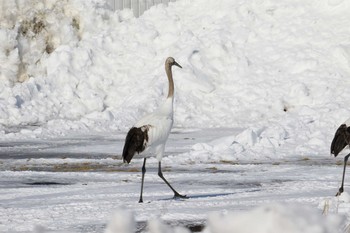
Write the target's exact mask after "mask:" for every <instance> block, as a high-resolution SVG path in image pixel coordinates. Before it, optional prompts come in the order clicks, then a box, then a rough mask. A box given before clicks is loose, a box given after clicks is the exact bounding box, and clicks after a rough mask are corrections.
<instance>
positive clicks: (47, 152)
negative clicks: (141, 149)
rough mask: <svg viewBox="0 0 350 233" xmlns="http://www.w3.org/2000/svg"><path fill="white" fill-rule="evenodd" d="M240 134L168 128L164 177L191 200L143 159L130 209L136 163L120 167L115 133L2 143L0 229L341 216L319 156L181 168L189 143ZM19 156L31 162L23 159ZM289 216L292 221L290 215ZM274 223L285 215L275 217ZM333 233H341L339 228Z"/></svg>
mask: <svg viewBox="0 0 350 233" xmlns="http://www.w3.org/2000/svg"><path fill="white" fill-rule="evenodd" d="M240 131H242V130H241V129H228V128H226V129H206V130H183V129H175V130H174V133H173V134H171V135H170V140H169V143H168V146H167V149H166V154H167V156H166V157H165V159H164V162H163V164H164V174H165V176H166V177H167V178H168V180H169V181H170V182H171V183H172V184H173V185H174V187H176V189H177V190H178V191H179V192H180V193H182V194H186V195H188V196H189V197H190V198H189V199H187V200H173V199H172V193H171V191H170V190H169V189H168V187H166V185H165V184H163V183H162V181H161V180H160V178H159V177H158V176H157V163H156V160H155V159H151V160H150V161H149V162H148V167H147V173H146V179H145V185H146V186H145V192H144V200H145V203H143V204H139V203H138V198H139V191H140V179H141V176H140V175H141V170H140V167H141V165H142V160H141V159H136V160H134V161H133V162H132V163H131V164H130V165H126V164H123V163H122V161H121V157H120V152H121V150H122V144H123V137H124V136H125V135H123V134H118V135H114V136H113V137H111V138H107V137H103V136H101V135H95V136H89V137H86V138H78V137H71V138H61V139H56V140H51V141H39V140H37V141H35V140H34V141H18V142H6V143H1V148H2V150H1V160H0V169H1V172H0V187H1V189H0V208H1V211H0V226H1V228H0V230H1V231H2V232H32V231H34V232H46V231H49V232H50V231H54V232H57V231H59V232H103V231H104V230H105V228H106V225H107V223H108V222H109V221H110V219H111V218H112V216H113V214H114V213H115V212H118V211H120V210H123V212H122V213H123V215H124V214H127V212H126V211H130V212H132V213H134V216H135V220H136V222H137V224H136V228H137V231H147V229H148V228H146V226H147V223H148V222H149V221H152V220H154V219H160V220H162V221H164V222H166V223H167V224H169V225H173V226H186V227H188V228H190V229H192V230H195V231H202V230H203V229H202V228H203V226H205V225H207V220H208V217H210V215H211V214H212V213H213V212H218V213H231V212H233V213H240V212H243V211H245V210H251V209H252V208H255V207H259V206H270V208H272V209H273V206H274V204H275V203H284V204H291V205H293V206H294V208H295V207H296V206H300V208H301V209H302V206H310V207H313V209H314V210H315V213H314V214H316V216H317V215H319V216H322V212H324V208H325V206H327V205H326V204H325V203H328V209H327V208H326V209H327V210H328V211H326V212H327V213H328V215H327V216H326V218H328V216H329V214H331V213H334V214H336V215H337V216H342V214H345V215H347V214H349V209H350V203H349V200H347V199H346V198H345V199H340V200H339V199H337V198H335V197H334V194H335V193H336V191H337V189H338V186H339V184H340V176H341V169H342V167H341V166H340V165H341V159H333V158H331V157H329V156H327V155H325V156H324V158H322V159H316V158H304V159H303V158H300V157H293V156H290V157H289V158H288V159H275V160H263V161H258V160H251V161H243V162H240V161H236V162H234V161H220V160H218V161H216V162H214V161H203V162H201V161H199V162H193V163H188V162H182V159H183V157H187V156H188V153H185V152H186V151H189V150H190V148H191V147H192V145H193V144H196V143H208V142H210V141H211V140H212V139H215V138H217V137H218V135H221V136H225V135H226V136H228V135H234V134H237V133H238V132H240ZM26 151H30V153H32V154H31V156H25V152H26ZM28 157H30V158H31V159H28ZM181 158H182V159H181ZM345 189H346V190H347V189H348V185H346V187H345ZM345 196H347V193H345V194H344V197H345ZM337 205H338V206H337ZM271 206H272V207H271ZM282 210H283V209H282ZM258 211H259V210H258ZM263 212H266V211H263ZM287 212H288V213H289V214H290V215H291V216H289V217H292V218H293V219H294V218H296V216H293V214H291V213H293V212H291V209H289V210H288V211H287ZM290 212H291V213H290ZM282 213H283V211H282ZM265 214H266V213H265ZM276 216H278V217H281V216H283V214H281V213H280V212H278V211H277V215H276ZM213 218H214V219H215V216H214V217H212V218H209V222H210V221H213V220H212V219H213ZM307 218H310V216H306V219H307ZM210 219H211V220H210ZM248 219H249V218H248ZM305 221H307V220H305ZM214 222H215V221H214ZM257 224H258V223H257ZM317 224H321V222H318V223H317ZM332 226H333V227H335V226H336V225H332ZM337 227H339V229H345V227H346V225H344V223H343V224H339V225H337ZM260 229H261V228H260ZM333 230H334V231H335V232H336V230H337V229H333ZM169 232H170V231H169ZM213 232H214V231H213ZM217 232H220V231H217ZM221 232H222V231H221ZM291 232H293V231H291ZM307 232H318V231H307ZM322 232H328V231H322Z"/></svg>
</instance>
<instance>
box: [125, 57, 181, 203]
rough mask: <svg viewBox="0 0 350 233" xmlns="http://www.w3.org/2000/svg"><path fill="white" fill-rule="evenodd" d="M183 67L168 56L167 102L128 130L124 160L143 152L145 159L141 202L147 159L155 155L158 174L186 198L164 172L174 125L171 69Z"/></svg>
mask: <svg viewBox="0 0 350 233" xmlns="http://www.w3.org/2000/svg"><path fill="white" fill-rule="evenodd" d="M174 65H175V66H178V67H180V68H182V67H181V66H180V65H179V64H178V63H177V62H176V61H175V59H174V58H172V57H168V58H167V59H166V61H165V72H166V74H167V76H168V81H169V92H168V97H167V98H166V100H165V102H164V103H163V104H162V105H161V106H160V107H159V108H158V109H157V110H156V111H155V112H153V113H151V114H149V115H146V116H144V117H143V118H141V119H140V120H139V121H138V122H137V123H136V124H135V125H134V126H133V127H132V128H131V129H130V130H129V132H128V134H127V135H126V139H125V144H124V149H123V161H124V162H127V163H130V161H131V159H132V158H133V157H134V155H135V154H136V153H137V154H141V156H142V157H143V158H144V159H143V166H142V180H141V194H140V200H139V202H140V203H141V202H143V198H142V192H143V182H144V178H145V173H146V159H147V157H150V156H152V154H153V155H155V156H156V158H157V160H158V176H159V177H160V178H161V179H162V180H163V181H164V182H165V183H166V184H167V185H168V186H169V188H170V189H171V190H172V191H173V192H174V198H186V196H184V195H180V194H179V193H178V192H177V191H176V190H175V189H174V188H173V187H172V186H171V185H170V184H169V182H168V181H167V180H166V179H165V178H164V176H163V173H162V165H161V161H162V157H163V154H164V148H165V143H166V141H167V140H168V136H169V133H170V130H171V128H172V126H173V102H174V80H173V74H172V71H171V67H172V66H174Z"/></svg>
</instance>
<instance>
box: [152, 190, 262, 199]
mask: <svg viewBox="0 0 350 233" xmlns="http://www.w3.org/2000/svg"><path fill="white" fill-rule="evenodd" d="M259 191H261V189H252V190H249V191H245V192H259ZM238 193H242V192H241V191H240V192H239V191H237V192H229V193H201V194H191V195H186V198H174V197H170V198H162V199H159V201H169V200H175V201H186V200H188V199H200V198H215V197H225V196H229V195H235V194H238Z"/></svg>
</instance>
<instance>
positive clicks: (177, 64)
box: [174, 61, 182, 69]
mask: <svg viewBox="0 0 350 233" xmlns="http://www.w3.org/2000/svg"><path fill="white" fill-rule="evenodd" d="M174 65H176V66H178V67H180V68H181V69H182V66H180V65H179V63H177V62H176V61H174Z"/></svg>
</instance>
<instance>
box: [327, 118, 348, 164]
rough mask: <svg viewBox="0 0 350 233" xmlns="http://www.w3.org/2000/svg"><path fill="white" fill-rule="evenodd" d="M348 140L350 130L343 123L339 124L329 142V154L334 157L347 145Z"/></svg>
mask: <svg viewBox="0 0 350 233" xmlns="http://www.w3.org/2000/svg"><path fill="white" fill-rule="evenodd" d="M349 142H350V132H349V129H348V127H347V126H346V125H345V124H342V125H341V126H339V128H338V129H337V131H336V132H335V135H334V138H333V140H332V144H331V154H334V156H335V157H337V155H338V154H339V153H340V152H341V151H342V150H343V149H344V148H345V147H346V146H347V145H349Z"/></svg>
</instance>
